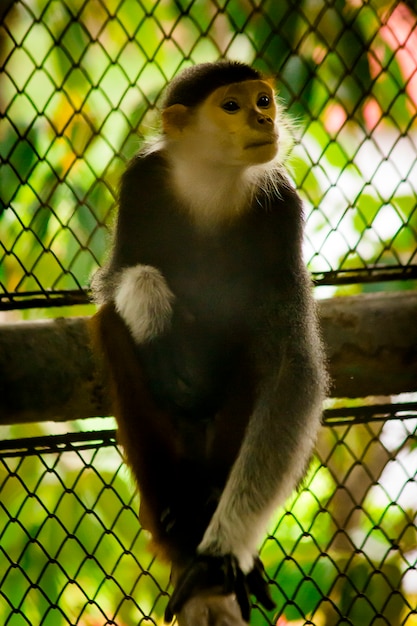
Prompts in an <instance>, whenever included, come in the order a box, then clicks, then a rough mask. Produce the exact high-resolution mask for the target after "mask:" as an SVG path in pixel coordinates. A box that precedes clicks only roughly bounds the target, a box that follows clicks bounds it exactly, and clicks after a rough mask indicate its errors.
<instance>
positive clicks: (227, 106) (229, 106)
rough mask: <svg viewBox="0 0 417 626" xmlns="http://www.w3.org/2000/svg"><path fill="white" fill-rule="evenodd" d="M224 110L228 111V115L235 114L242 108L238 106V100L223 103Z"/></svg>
mask: <svg viewBox="0 0 417 626" xmlns="http://www.w3.org/2000/svg"><path fill="white" fill-rule="evenodd" d="M222 109H224V111H227V112H228V113H234V112H235V111H238V110H239V109H240V106H239V105H238V103H237V102H236V100H226V102H223V104H222Z"/></svg>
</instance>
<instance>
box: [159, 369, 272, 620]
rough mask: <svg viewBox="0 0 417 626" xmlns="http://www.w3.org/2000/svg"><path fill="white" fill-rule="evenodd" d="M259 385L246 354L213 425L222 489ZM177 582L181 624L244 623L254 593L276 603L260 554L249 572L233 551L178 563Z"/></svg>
mask: <svg viewBox="0 0 417 626" xmlns="http://www.w3.org/2000/svg"><path fill="white" fill-rule="evenodd" d="M254 388H255V383H254V377H253V374H252V372H251V370H250V368H249V367H248V365H247V364H246V363H245V361H244V360H242V361H241V362H240V364H239V368H238V369H237V371H236V372H235V376H234V379H233V380H231V381H230V393H229V395H228V397H227V400H226V404H225V405H224V406H223V407H222V410H221V411H220V412H219V413H218V414H217V415H216V418H215V420H214V422H213V423H212V424H211V428H209V429H208V436H207V440H206V442H207V446H208V447H207V453H206V454H207V464H208V468H209V469H208V474H209V476H210V477H211V480H212V481H214V482H216V483H217V485H221V491H223V489H224V485H225V483H226V480H227V476H228V474H229V471H230V468H231V467H232V466H233V463H234V462H235V459H236V457H237V455H238V453H239V449H240V446H241V443H242V440H243V438H244V433H245V430H246V427H247V423H248V421H249V418H250V415H251V413H252V410H253V404H254ZM173 583H174V586H175V590H174V593H173V595H172V598H171V601H170V603H169V604H168V607H167V611H166V620H167V621H170V620H171V619H172V617H173V615H174V614H176V615H177V619H178V623H179V626H244V625H245V624H247V622H248V621H249V616H250V600H249V595H250V594H253V595H254V596H255V597H256V598H257V599H258V601H259V602H260V603H261V604H263V605H264V606H265V607H266V608H268V609H272V608H273V607H274V603H273V601H272V600H271V597H270V595H269V592H268V587H267V583H266V580H265V576H264V570H263V566H262V563H261V561H260V560H259V559H257V560H256V563H255V567H254V570H253V572H252V573H251V574H250V575H249V576H244V575H243V573H242V571H241V570H240V568H239V566H238V563H237V561H236V559H232V558H231V557H230V556H226V557H216V558H210V557H209V558H205V557H202V558H199V557H197V559H194V560H193V561H192V562H191V563H190V565H189V566H188V568H187V569H185V570H184V569H181V570H175V568H174V571H173Z"/></svg>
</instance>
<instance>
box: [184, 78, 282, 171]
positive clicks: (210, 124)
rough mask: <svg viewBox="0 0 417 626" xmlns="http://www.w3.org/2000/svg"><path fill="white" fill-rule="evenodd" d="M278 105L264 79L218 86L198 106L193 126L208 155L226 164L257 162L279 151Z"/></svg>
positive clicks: (269, 158) (265, 159) (267, 159)
mask: <svg viewBox="0 0 417 626" xmlns="http://www.w3.org/2000/svg"><path fill="white" fill-rule="evenodd" d="M276 117H277V106H276V103H275V99H274V92H273V90H272V87H271V85H270V84H269V83H267V82H266V81H263V80H250V81H245V82H242V83H233V84H231V85H226V86H225V87H219V88H218V89H216V90H215V91H213V92H212V93H211V94H210V95H209V96H208V98H206V100H205V101H204V102H203V103H202V104H201V105H200V106H199V107H198V108H197V111H196V114H195V118H194V120H193V122H192V125H195V126H196V127H197V129H198V134H199V136H200V141H201V145H202V146H204V149H205V152H206V153H207V155H210V156H212V157H213V158H214V159H215V160H216V161H220V162H222V163H224V164H225V165H227V164H229V165H243V166H245V165H257V164H260V163H267V162H268V161H271V160H272V159H273V158H274V157H275V156H276V154H277V151H278V129H277V124H276Z"/></svg>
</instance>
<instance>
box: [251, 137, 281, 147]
mask: <svg viewBox="0 0 417 626" xmlns="http://www.w3.org/2000/svg"><path fill="white" fill-rule="evenodd" d="M276 145H277V138H276V137H272V138H271V139H263V140H262V141H253V142H252V143H248V144H247V145H246V146H245V150H250V149H251V148H263V147H265V146H276Z"/></svg>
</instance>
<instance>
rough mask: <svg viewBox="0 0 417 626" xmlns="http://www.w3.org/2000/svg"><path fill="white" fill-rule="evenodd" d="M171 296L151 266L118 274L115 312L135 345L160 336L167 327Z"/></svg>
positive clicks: (159, 273)
mask: <svg viewBox="0 0 417 626" xmlns="http://www.w3.org/2000/svg"><path fill="white" fill-rule="evenodd" d="M173 301H174V294H173V293H172V291H171V290H170V289H169V287H168V285H167V283H166V281H165V279H164V277H163V276H162V274H161V272H160V271H159V270H157V269H156V268H155V267H152V266H151V265H135V266H134V267H129V268H127V269H125V270H123V271H122V272H121V277H120V282H119V284H118V287H117V289H116V293H115V305H116V311H117V312H118V313H119V314H120V315H121V316H122V318H123V319H124V321H125V322H126V324H127V326H128V328H129V330H130V332H131V333H132V336H133V339H134V340H135V341H136V343H139V344H140V343H145V342H147V341H150V340H151V339H153V338H154V337H157V336H158V335H160V334H161V333H162V332H163V331H164V330H165V329H166V328H167V326H168V325H169V322H170V319H171V314H172V303H173Z"/></svg>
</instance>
